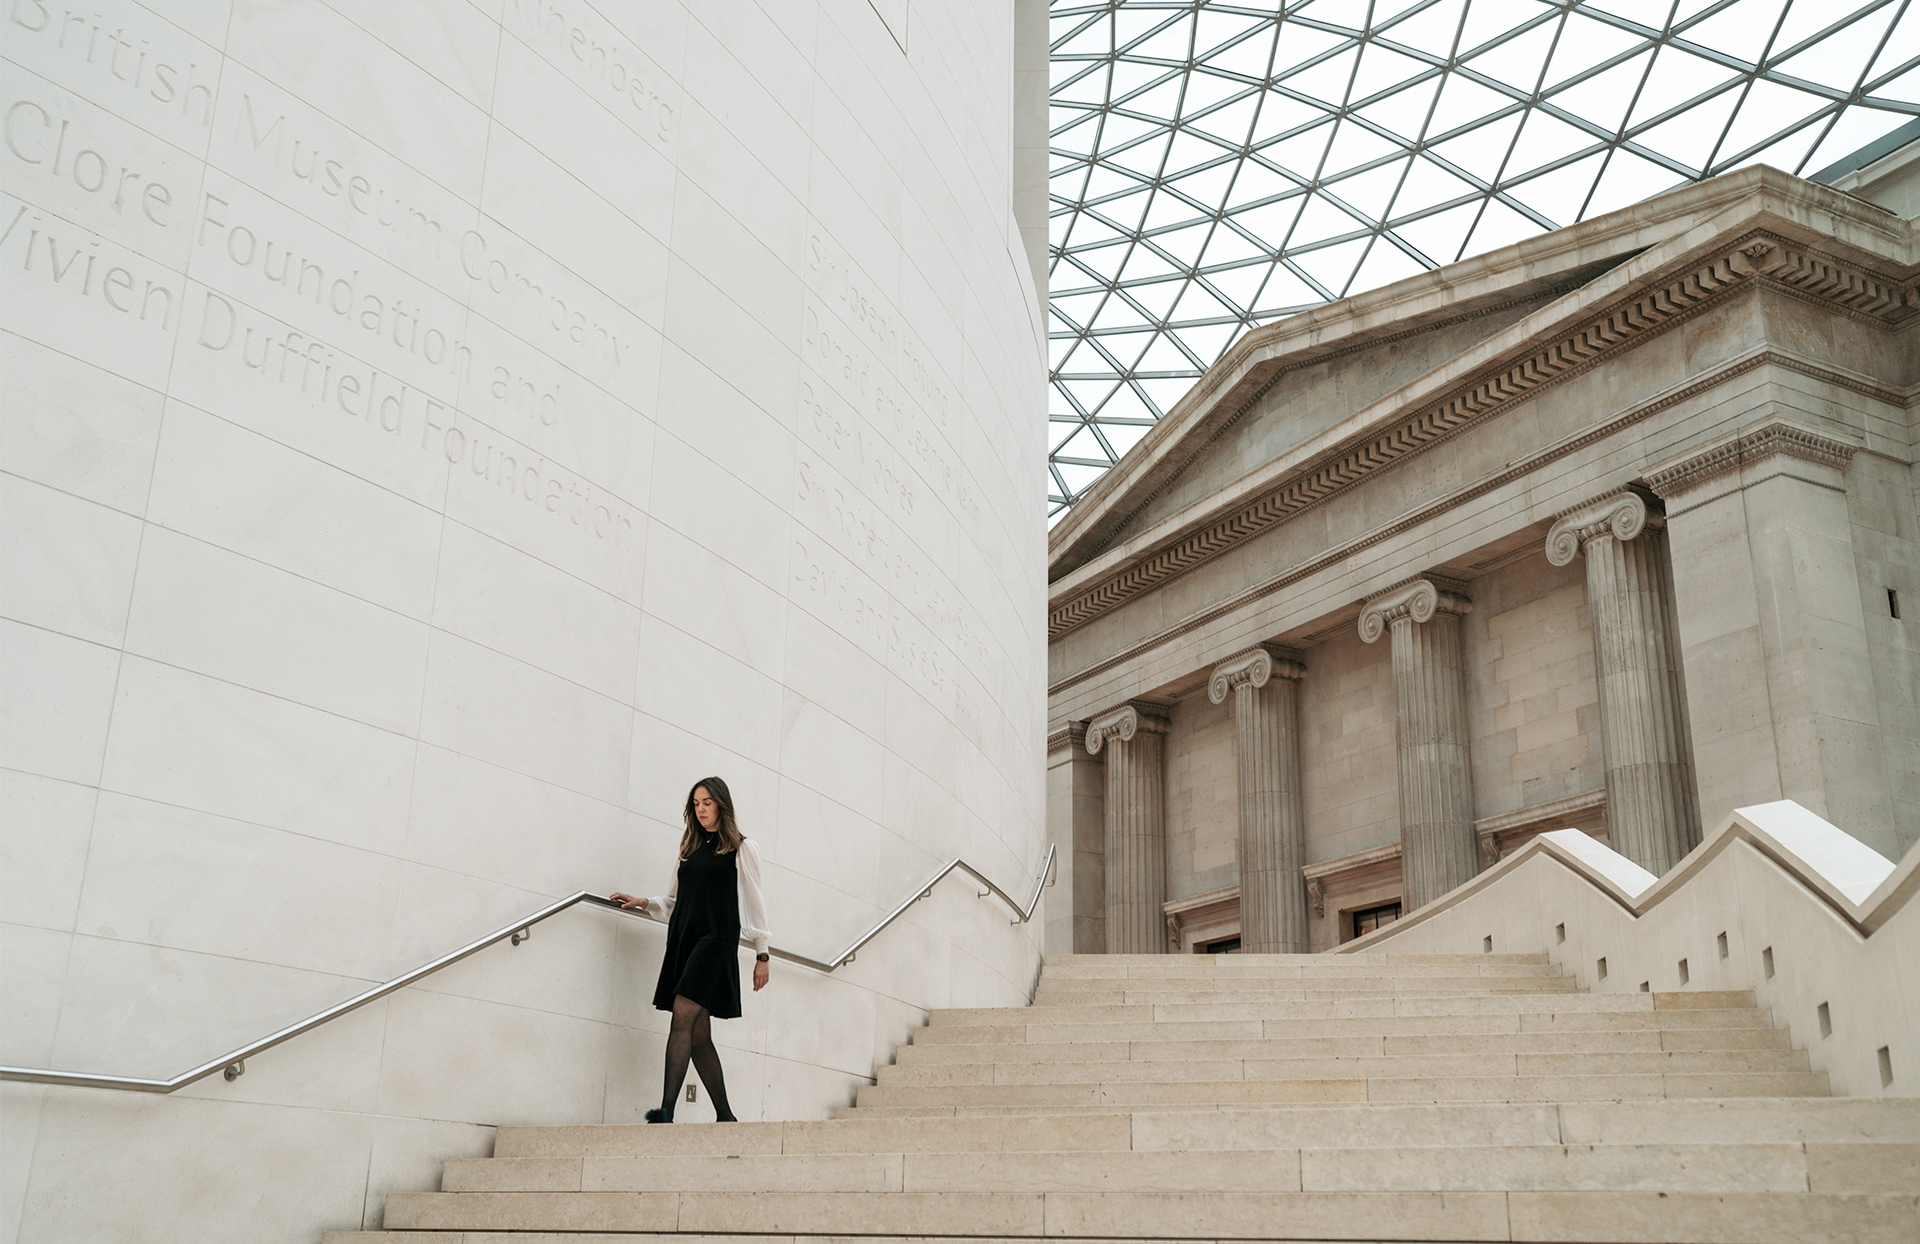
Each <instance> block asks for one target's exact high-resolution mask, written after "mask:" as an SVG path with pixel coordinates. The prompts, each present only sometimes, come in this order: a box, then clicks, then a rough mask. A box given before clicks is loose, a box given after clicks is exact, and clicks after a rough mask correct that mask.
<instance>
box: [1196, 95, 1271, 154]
mask: <svg viewBox="0 0 1920 1244" xmlns="http://www.w3.org/2000/svg"><path fill="white" fill-rule="evenodd" d="M1264 94H1265V92H1263V91H1252V92H1248V93H1247V94H1245V95H1243V96H1242V97H1241V98H1239V99H1236V100H1234V101H1233V102H1232V103H1230V104H1227V105H1225V106H1224V107H1221V108H1216V109H1214V110H1213V111H1212V112H1209V113H1207V114H1206V115H1205V116H1203V117H1196V118H1195V119H1194V120H1192V121H1191V122H1189V123H1188V125H1189V132H1191V133H1195V134H1201V135H1205V137H1204V138H1203V139H1197V140H1196V141H1204V142H1206V143H1208V144H1209V145H1210V146H1213V147H1215V148H1216V149H1227V150H1236V151H1237V150H1238V149H1239V148H1241V147H1244V146H1246V144H1247V141H1248V138H1249V136H1250V135H1251V134H1252V133H1253V121H1254V117H1255V116H1256V115H1257V114H1258V113H1259V111H1260V100H1261V96H1262V95H1264Z"/></svg>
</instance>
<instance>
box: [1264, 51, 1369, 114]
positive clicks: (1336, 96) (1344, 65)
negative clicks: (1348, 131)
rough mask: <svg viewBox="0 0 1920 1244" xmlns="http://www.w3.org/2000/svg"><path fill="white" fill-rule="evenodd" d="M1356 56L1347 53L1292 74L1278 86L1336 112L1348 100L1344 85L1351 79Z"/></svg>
mask: <svg viewBox="0 0 1920 1244" xmlns="http://www.w3.org/2000/svg"><path fill="white" fill-rule="evenodd" d="M1358 55H1359V53H1357V52H1355V51H1353V50H1351V49H1349V50H1348V51H1345V52H1336V53H1335V54H1333V55H1332V56H1329V57H1328V58H1327V59H1325V60H1323V61H1321V62H1319V63H1318V64H1315V65H1309V66H1308V67H1307V68H1305V69H1300V70H1295V71H1293V72H1291V73H1289V74H1288V75H1287V76H1286V77H1285V78H1283V79H1281V81H1280V85H1281V86H1283V87H1285V88H1286V89H1287V90H1290V91H1297V92H1299V93H1300V94H1302V95H1305V96H1306V97H1307V98H1309V99H1314V100H1318V101H1319V102H1321V103H1323V104H1325V105H1327V106H1329V107H1332V108H1338V107H1339V106H1340V105H1341V104H1343V103H1345V102H1346V99H1347V83H1348V82H1349V81H1351V80H1352V78H1353V65H1354V60H1355V59H1356V57H1357V56H1358Z"/></svg>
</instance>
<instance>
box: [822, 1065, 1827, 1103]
mask: <svg viewBox="0 0 1920 1244" xmlns="http://www.w3.org/2000/svg"><path fill="white" fill-rule="evenodd" d="M1827 1092H1828V1086H1827V1076H1826V1073H1825V1072H1807V1071H1782V1072H1742V1071H1728V1072H1724V1073H1715V1072H1705V1073H1677V1072H1665V1073H1660V1072H1650V1073H1644V1074H1639V1075H1628V1074H1622V1075H1605V1074H1600V1075H1590V1074H1563V1075H1538V1076H1528V1075H1497V1076H1460V1075H1443V1076H1434V1077H1414V1076H1406V1077H1395V1076H1369V1077H1357V1076H1356V1077H1331V1076H1330V1077H1320V1078H1300V1079H1264V1080H1241V1079H1231V1080H1229V1079H1222V1080H1179V1081H1150V1080H1148V1081H1098V1082H1088V1083H1067V1084H925V1085H923V1084H903V1085H895V1084H879V1085H869V1086H866V1087H863V1088H861V1089H860V1090H859V1091H858V1092H857V1094H856V1095H855V1103H854V1104H855V1105H856V1106H858V1107H868V1106H953V1107H1054V1106H1081V1107H1100V1106H1105V1107H1110V1108H1114V1107H1118V1108H1124V1107H1133V1106H1160V1107H1167V1106H1174V1107H1183V1108H1185V1107H1200V1108H1206V1107H1211V1106H1216V1105H1226V1104H1254V1103H1268V1102H1336V1101H1353V1102H1361V1101H1367V1102H1385V1101H1394V1102H1443V1101H1549V1102H1550V1101H1570V1102H1571V1101H1616V1100H1621V1099H1626V1098H1636V1099H1637V1098H1651V1097H1799V1096H1824V1095H1825V1094H1826V1093H1827Z"/></svg>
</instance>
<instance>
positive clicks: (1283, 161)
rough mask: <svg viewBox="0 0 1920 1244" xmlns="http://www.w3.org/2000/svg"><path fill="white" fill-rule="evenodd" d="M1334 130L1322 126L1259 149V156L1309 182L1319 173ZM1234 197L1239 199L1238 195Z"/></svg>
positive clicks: (1330, 127)
mask: <svg viewBox="0 0 1920 1244" xmlns="http://www.w3.org/2000/svg"><path fill="white" fill-rule="evenodd" d="M1334 129H1335V127H1334V126H1332V125H1323V126H1320V127H1319V128H1318V129H1312V130H1308V131H1307V132H1306V133H1304V134H1297V135H1295V136H1294V137H1292V138H1284V139H1281V140H1280V141H1279V142H1276V143H1272V144H1270V145H1268V146H1264V147H1262V148H1260V155H1261V156H1262V157H1263V158H1264V159H1265V160H1266V161H1267V162H1268V163H1270V164H1277V165H1279V166H1280V167H1281V168H1284V169H1286V170H1287V171H1288V172H1290V173H1292V174H1294V175H1295V176H1296V177H1298V178H1300V179H1301V180H1302V181H1311V180H1313V178H1315V177H1316V176H1318V175H1319V173H1320V165H1321V162H1322V160H1323V159H1324V158H1325V156H1326V154H1327V143H1328V141H1329V140H1330V139H1331V138H1332V137H1333V131H1334ZM1234 197H1235V198H1236V199H1239V198H1240V196H1239V195H1235V196H1234Z"/></svg>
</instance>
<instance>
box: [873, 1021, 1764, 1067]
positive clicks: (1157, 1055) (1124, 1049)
mask: <svg viewBox="0 0 1920 1244" xmlns="http://www.w3.org/2000/svg"><path fill="white" fill-rule="evenodd" d="M1786 1048H1788V1041H1787V1033H1786V1031H1785V1030H1784V1029H1779V1028H1705V1029H1680V1030H1662V1029H1657V1028H1644V1029H1634V1030H1632V1031H1627V1032H1615V1031H1604V1030H1603V1031H1593V1032H1498V1033H1463V1034H1451V1033H1450V1034H1442V1035H1426V1034H1413V1035H1405V1036H1381V1035H1367V1036H1337V1037H1262V1038H1249V1039H1246V1040H1237V1041H1236V1040H1227V1041H1222V1040H1213V1039H1207V1038H1205V1037H1201V1036H1196V1037H1194V1039H1192V1040H1187V1041H1076V1042H1062V1041H1033V1042H1013V1041H998V1042H980V1043H966V1042H938V1043H934V1044H926V1043H922V1042H915V1043H914V1044H911V1045H903V1046H901V1047H900V1048H899V1049H897V1050H896V1051H894V1061H895V1063H896V1064H897V1065H899V1066H903V1067H907V1066H926V1065H928V1064H933V1063H987V1062H991V1063H1014V1062H1052V1061H1055V1060H1060V1059H1069V1060H1071V1061H1075V1062H1120V1061H1126V1060H1155V1059H1181V1058H1361V1057H1366V1056H1368V1055H1388V1056H1401V1055H1423V1054H1433V1055H1445V1054H1579V1053H1595V1054H1600V1053H1607V1054H1627V1053H1634V1052H1640V1051H1645V1052H1654V1051H1659V1050H1673V1051H1703V1050H1774V1049H1780V1050H1784V1049H1786Z"/></svg>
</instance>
